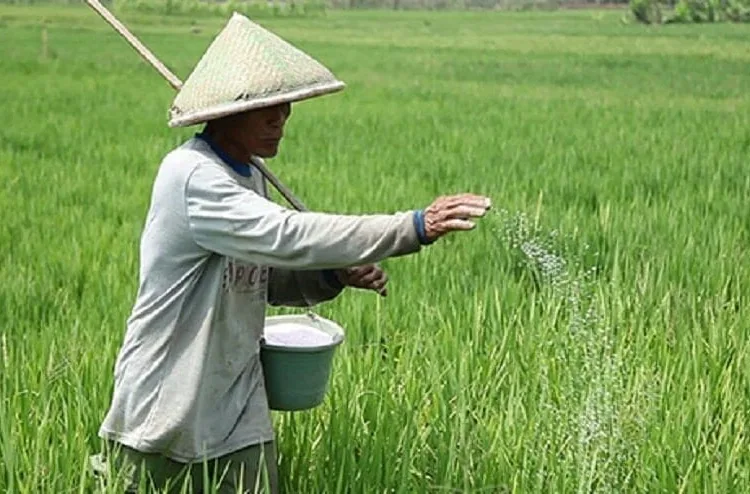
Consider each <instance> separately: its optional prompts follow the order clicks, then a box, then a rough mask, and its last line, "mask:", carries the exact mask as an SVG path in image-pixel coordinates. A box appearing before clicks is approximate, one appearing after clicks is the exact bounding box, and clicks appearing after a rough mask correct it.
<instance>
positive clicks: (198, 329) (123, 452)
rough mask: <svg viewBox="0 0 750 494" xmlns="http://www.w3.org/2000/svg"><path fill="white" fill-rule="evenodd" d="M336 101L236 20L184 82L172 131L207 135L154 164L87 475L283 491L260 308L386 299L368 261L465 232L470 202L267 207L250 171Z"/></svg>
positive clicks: (315, 78) (316, 71) (464, 198)
mask: <svg viewBox="0 0 750 494" xmlns="http://www.w3.org/2000/svg"><path fill="white" fill-rule="evenodd" d="M342 87H343V84H342V83H341V82H339V81H338V80H336V79H335V78H334V77H333V75H332V74H331V73H330V72H329V71H328V70H327V69H326V68H325V67H323V66H322V65H320V64H319V63H318V62H316V61H315V60H313V59H312V58H310V57H309V56H307V55H306V54H304V53H302V52H300V51H298V50H296V49H295V48H293V47H292V46H291V45H289V44H287V43H286V42H285V41H283V40H281V39H279V38H277V37H275V36H274V35H272V34H271V33H269V32H268V31H265V30H264V29H262V28H261V27H259V26H257V25H255V24H254V23H252V22H250V21H249V20H248V19H247V18H245V17H243V16H241V15H238V14H234V15H233V16H232V17H231V19H230V20H229V22H228V23H227V25H226V26H225V27H224V29H223V30H222V31H221V32H220V33H219V36H218V37H217V38H216V39H215V40H214V41H213V42H212V44H211V45H210V46H209V49H208V50H207V51H206V53H205V54H204V56H203V57H202V59H201V60H200V61H199V63H198V64H197V66H196V67H195V69H194V71H193V73H192V74H191V75H190V77H189V78H188V80H187V81H186V82H185V84H184V86H183V87H182V89H181V91H180V92H179V94H178V95H177V96H176V99H175V101H174V104H173V106H172V108H171V111H170V116H171V120H170V126H172V127H178V126H190V125H195V124H203V125H204V126H203V128H202V129H201V130H200V132H199V133H197V134H196V135H195V136H193V137H191V138H189V139H188V140H187V141H186V142H184V143H183V144H181V145H180V146H178V147H177V148H176V149H174V150H172V151H171V152H170V153H169V154H168V155H167V156H166V157H165V158H164V160H163V161H162V163H161V165H160V168H159V170H158V173H157V176H156V179H155V182H154V185H153V191H152V196H151V203H150V208H149V211H148V216H147V218H146V221H145V227H144V230H143V233H142V237H141V244H140V277H139V287H138V292H137V296H136V300H135V305H134V307H133V309H132V312H131V314H130V316H129V318H128V321H127V331H126V334H125V339H124V342H123V346H122V348H121V349H120V352H119V355H118V358H117V361H116V364H115V369H114V392H113V397H112V402H111V406H110V408H109V411H108V413H107V414H106V417H105V418H104V421H103V423H102V425H101V428H100V431H99V435H100V436H101V438H103V439H104V440H105V450H104V451H103V453H102V454H100V455H95V456H94V457H92V463H93V464H94V467H95V469H97V470H105V469H107V468H108V467H113V469H114V470H115V473H117V474H120V475H122V474H125V475H126V476H129V477H128V478H130V479H131V482H132V483H137V482H138V481H139V480H140V479H141V478H142V477H141V476H142V475H143V476H145V478H146V480H147V481H148V482H153V485H155V486H156V487H158V488H159V489H163V488H164V487H165V486H168V485H169V486H170V487H173V488H174V489H175V490H173V491H172V492H179V489H180V488H181V487H182V485H183V482H184V483H186V484H189V485H191V486H192V491H193V492H199V491H200V490H201V489H202V488H203V485H204V484H203V482H204V480H206V481H208V482H210V483H216V482H217V481H218V480H219V478H220V477H221V478H223V479H224V480H223V481H222V484H221V489H222V490H221V491H220V492H232V493H234V492H240V491H241V492H264V491H263V490H262V489H261V490H259V491H256V483H257V484H259V485H261V486H263V485H264V484H266V483H267V484H268V485H269V486H270V491H271V492H277V489H278V476H277V471H276V451H275V447H274V431H273V428H272V423H271V416H270V411H269V407H268V403H267V401H266V394H265V389H264V380H263V374H262V368H261V363H260V359H259V340H260V338H261V334H262V331H263V327H264V319H265V311H266V304H271V305H285V306H304V307H309V306H313V305H315V304H319V303H321V302H324V301H328V300H331V299H333V298H335V297H336V296H338V295H339V294H340V293H341V292H342V290H343V289H344V288H345V287H353V288H360V289H368V290H375V291H382V290H384V289H385V285H386V283H387V276H386V274H385V273H384V272H383V271H382V270H380V269H379V268H377V267H376V266H375V265H374V263H377V262H378V261H381V260H383V259H386V258H392V257H397V256H403V255H407V254H412V253H417V252H419V251H420V249H422V248H423V246H425V245H427V244H431V243H433V242H434V241H435V240H437V239H438V238H440V237H441V236H443V235H445V234H447V233H449V232H454V231H462V230H470V229H472V228H473V226H474V224H473V222H472V221H471V218H476V217H481V216H483V215H484V213H485V212H486V210H487V209H488V208H489V207H490V204H489V200H488V199H487V198H485V197H481V196H475V195H472V194H464V195H458V196H450V197H441V198H438V199H437V200H435V201H434V202H433V203H432V204H431V205H429V206H428V207H426V208H425V209H423V210H422V209H418V210H416V211H407V212H399V213H395V214H380V215H366V216H347V215H333V214H322V213H314V212H298V211H295V210H290V209H287V208H285V207H282V206H280V205H277V204H275V203H273V202H271V201H270V200H269V199H267V187H266V183H265V181H264V177H263V176H262V175H261V173H259V171H258V168H256V167H255V166H254V165H253V163H257V160H260V159H263V158H271V157H273V156H276V154H277V152H278V147H279V143H280V141H281V139H282V136H283V130H284V125H285V123H286V122H287V119H288V118H289V116H290V114H291V103H293V102H296V101H300V100H303V99H307V98H311V97H313V96H318V95H322V94H327V93H332V92H334V91H338V90H339V89H341V88H342ZM204 460H205V461H206V465H207V466H208V474H209V476H208V477H207V478H206V477H204V471H203V466H204V464H203V462H204ZM238 489H239V490H238Z"/></svg>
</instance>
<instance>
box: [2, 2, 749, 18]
mask: <svg viewBox="0 0 750 494" xmlns="http://www.w3.org/2000/svg"><path fill="white" fill-rule="evenodd" d="M82 1H83V0H0V3H5V4H9V3H10V4H42V3H59V4H81V3H82ZM102 3H103V4H105V5H107V6H108V8H111V9H112V10H113V11H118V10H119V11H139V12H146V13H157V14H162V15H199V14H216V15H226V14H227V13H231V12H232V11H237V12H241V13H243V14H245V15H248V16H255V17H262V16H266V15H273V16H281V15H286V16H297V15H299V16H310V15H317V14H322V13H324V12H325V10H326V9H393V10H468V9H471V10H555V9H563V8H597V7H622V8H627V9H629V11H630V13H631V14H632V16H633V18H634V19H635V20H636V21H638V22H642V23H645V24H670V23H707V22H750V0H102Z"/></svg>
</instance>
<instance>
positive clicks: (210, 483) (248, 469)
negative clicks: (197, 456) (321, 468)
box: [91, 442, 278, 494]
mask: <svg viewBox="0 0 750 494" xmlns="http://www.w3.org/2000/svg"><path fill="white" fill-rule="evenodd" d="M91 465H92V468H93V470H94V473H95V474H96V475H97V476H99V477H100V478H101V479H104V480H105V484H107V485H112V484H114V485H116V486H118V489H117V490H118V492H127V493H138V494H145V493H149V494H150V493H159V494H259V493H264V494H277V493H278V472H277V466H276V448H275V445H274V443H273V442H268V443H264V444H258V445H255V446H251V447H249V448H245V449H241V450H239V451H235V452H234V453H231V454H228V455H226V456H222V457H220V458H216V459H214V460H209V461H206V462H195V463H191V464H184V463H179V462H176V461H174V460H171V459H169V458H166V457H164V456H162V455H159V454H155V453H143V452H140V451H136V450H134V449H132V448H128V447H126V446H123V445H121V444H116V443H107V448H106V451H105V452H103V453H102V454H99V455H95V456H93V457H92V458H91ZM120 486H122V490H119V487H120ZM108 492H111V491H110V490H109V489H108Z"/></svg>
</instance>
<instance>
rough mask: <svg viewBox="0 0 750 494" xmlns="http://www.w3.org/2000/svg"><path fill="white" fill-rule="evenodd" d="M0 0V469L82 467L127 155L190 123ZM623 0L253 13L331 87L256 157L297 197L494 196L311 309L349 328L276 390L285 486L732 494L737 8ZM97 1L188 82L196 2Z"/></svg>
mask: <svg viewBox="0 0 750 494" xmlns="http://www.w3.org/2000/svg"><path fill="white" fill-rule="evenodd" d="M25 3H27V4H33V5H31V6H22V5H20V3H19V2H16V3H15V5H8V3H7V2H5V3H0V74H2V75H1V76H0V92H1V94H2V103H0V116H1V117H3V118H2V120H3V121H4V122H11V124H6V125H2V126H0V189H2V190H0V211H3V213H4V216H3V218H2V221H0V253H2V255H3V261H4V262H0V492H2V493H8V494H27V493H29V494H30V493H45V494H46V493H84V492H95V491H94V490H93V489H91V488H89V486H88V485H87V484H88V483H89V482H88V481H89V479H90V476H89V475H88V466H87V464H86V458H87V456H88V455H89V454H92V453H95V452H97V451H98V449H99V440H98V439H97V430H98V428H99V425H100V423H101V420H102V417H103V415H104V413H105V412H106V410H107V407H108V406H109V404H110V401H109V400H110V398H111V395H110V393H111V389H112V383H113V380H114V375H113V370H114V368H115V358H116V355H117V350H118V349H119V347H120V345H121V343H122V340H123V338H124V332H123V329H124V326H125V321H126V319H127V317H128V315H129V311H130V309H131V304H132V302H133V295H134V293H135V291H136V289H137V286H138V240H139V235H140V232H141V230H142V228H143V224H144V221H145V220H146V212H147V208H148V205H149V201H150V195H151V187H152V181H153V179H154V177H155V174H156V171H157V166H158V163H159V161H160V160H161V159H162V158H163V156H164V155H165V154H166V153H167V152H168V151H169V150H170V149H171V148H172V147H173V146H176V145H178V144H179V143H181V142H182V141H183V139H185V138H187V137H190V136H192V135H194V133H195V131H196V129H194V128H190V129H170V128H168V127H167V125H166V121H167V119H166V114H167V109H168V107H169V104H170V103H171V101H172V98H173V97H174V92H173V91H172V90H171V89H170V88H169V85H168V84H167V83H166V82H165V81H164V80H163V79H162V78H161V77H160V76H159V75H158V73H156V71H154V70H153V69H152V68H151V67H150V66H149V65H148V64H147V63H146V62H144V61H143V60H142V59H141V57H139V56H138V55H137V53H135V52H134V50H133V49H132V48H130V46H128V44H127V43H126V42H125V41H123V40H122V38H121V37H120V36H118V35H117V34H116V33H115V32H113V30H112V28H111V27H109V26H108V25H107V24H106V23H105V22H104V21H103V20H102V19H101V18H100V17H99V16H98V15H97V14H96V13H94V12H93V11H92V10H91V9H90V8H88V7H86V6H85V5H84V2H74V3H75V4H76V5H73V4H71V5H65V6H64V7H54V6H50V5H49V2H25ZM160 3H161V5H158V4H157V2H154V1H152V0H143V1H138V2H135V1H123V2H121V1H119V0H118V1H117V2H114V4H116V7H117V10H118V15H119V11H123V12H125V11H126V10H127V9H126V7H127V5H134V6H135V5H136V4H137V7H138V8H144V9H145V8H149V7H154V8H161V9H164V8H165V7H164V4H165V2H160ZM167 3H171V4H172V6H173V7H174V5H177V4H178V3H179V5H180V6H182V5H183V4H184V5H193V4H194V3H195V2H193V1H191V2H167ZM199 3H201V4H203V3H205V2H199ZM235 3H236V2H235ZM241 3H242V4H243V5H244V4H246V3H248V2H241ZM222 5H224V6H229V7H231V6H232V5H233V4H232V3H231V2H224V3H223V4H222ZM175 8H176V7H175ZM186 8H187V7H186ZM222 8H223V7H222ZM623 15H624V12H623V11H622V10H616V9H602V10H598V11H596V12H590V11H584V10H580V9H571V10H560V11H557V12H513V13H503V12H494V11H493V12H489V11H484V12H447V11H441V12H427V11H419V12H417V11H410V12H405V11H396V10H390V11H385V10H382V11H377V12H375V11H364V10H358V11H357V12H342V11H329V12H327V13H326V15H325V16H317V17H308V18H300V17H298V16H297V15H296V14H295V16H294V17H288V18H277V17H274V18H271V17H265V18H264V17H263V16H262V14H259V17H257V18H256V20H258V21H259V22H261V23H262V24H264V25H265V26H267V27H269V28H271V29H272V30H273V31H275V32H277V33H278V34H280V35H282V36H283V37H285V38H287V39H289V40H290V41H292V42H293V43H295V44H298V46H300V47H301V48H303V49H305V50H306V51H309V52H310V53H311V54H312V55H313V56H315V57H317V58H319V59H320V60H321V61H323V62H324V63H325V64H326V65H328V66H329V67H330V68H331V69H332V70H333V71H334V73H336V75H337V76H338V77H340V78H341V79H342V80H343V81H345V82H346V83H347V89H346V90H345V91H343V92H341V93H339V94H335V95H329V96H325V97H322V98H318V99H315V100H310V101H307V102H304V103H300V104H299V105H295V106H294V110H293V112H292V117H291V119H290V120H289V123H288V125H287V127H286V128H285V132H284V134H285V138H284V141H283V142H282V144H281V148H280V152H279V155H278V156H277V157H275V158H273V159H272V160H269V163H268V164H269V167H270V168H271V169H272V170H273V171H274V172H276V173H277V174H278V176H279V178H281V179H282V180H283V181H284V183H285V184H286V185H288V186H289V187H290V188H291V189H292V190H293V191H294V192H295V194H296V195H298V196H299V197H300V199H302V200H303V202H304V203H305V204H306V205H307V206H308V207H310V208H311V209H314V210H318V211H327V212H340V213H345V214H367V213H374V212H375V213H376V212H388V211H406V210H410V209H412V208H416V207H423V206H425V205H427V204H429V201H431V200H433V199H434V198H435V197H436V196H438V195H441V194H447V193H454V192H463V191H468V192H475V193H479V194H486V195H488V196H490V197H491V198H492V200H493V213H492V214H488V215H487V217H485V218H482V219H481V220H480V221H478V222H477V228H476V229H474V230H473V231H471V232H468V233H461V234H454V235H450V236H448V237H446V238H444V239H441V240H440V241H438V242H437V243H435V244H434V245H431V246H429V247H425V248H424V249H422V251H421V252H420V253H419V254H418V255H416V256H405V257H401V258H398V259H391V260H388V261H386V262H383V263H382V266H383V267H384V269H385V270H386V272H387V273H388V276H389V280H390V281H389V296H388V297H387V298H383V297H380V296H378V295H377V294H375V293H373V292H364V291H360V290H347V292H346V293H345V295H344V296H342V297H340V298H338V299H336V300H334V301H331V302H328V303H325V304H323V305H320V306H317V307H315V308H314V312H315V314H317V315H320V316H321V318H325V319H329V320H332V321H335V322H336V323H338V324H340V325H341V326H342V327H343V328H345V330H346V341H345V344H343V345H341V346H339V347H337V349H336V352H335V360H334V363H333V367H332V374H331V380H330V388H329V391H328V394H327V395H326V397H325V403H324V404H323V405H322V406H320V407H319V408H316V409H314V410H311V411H307V412H302V413H291V414H283V413H279V414H274V421H275V424H276V438H277V447H278V451H279V470H280V473H279V478H280V479H281V482H282V483H283V489H282V491H283V492H292V493H326V494H339V493H370V492H375V493H386V492H387V493H394V494H402V493H415V492H416V493H423V492H424V493H449V492H451V493H459V492H460V493H487V494H489V493H508V494H525V493H587V494H589V493H591V494H595V493H608V494H609V493H622V494H629V493H678V492H684V493H704V492H705V493H731V494H734V493H744V492H747V491H748V489H747V486H748V485H750V468H748V465H750V448H748V447H747V444H748V433H750V431H749V430H748V428H750V422H749V421H748V410H749V409H750V324H748V321H750V305H748V303H747V293H748V290H747V287H748V286H750V249H748V247H747V246H748V244H750V213H749V211H750V210H748V208H747V198H748V197H750V178H748V173H747V166H748V156H750V134H749V132H750V91H748V90H747V88H748V81H750V51H748V47H750V30H749V29H748V25H738V24H731V23H717V24H712V25H709V24H696V25H692V26H687V25H669V26H656V27H655V26H640V25H626V24H624V23H623V22H622V17H623ZM42 19H44V20H45V21H46V24H47V40H48V50H47V53H46V54H45V53H44V52H43V49H42V48H43V47H42V30H41V26H40V22H42V21H41V20H42ZM121 20H122V21H123V22H124V23H125V24H126V25H128V27H130V28H131V29H132V30H133V32H134V33H135V34H136V35H138V36H139V37H141V39H142V40H143V41H144V43H146V44H147V45H148V47H149V48H151V49H152V50H153V51H154V53H156V54H157V55H158V56H159V57H160V58H161V60H162V61H163V62H164V63H165V64H166V65H167V66H169V67H170V68H171V69H172V70H174V72H175V73H176V74H178V75H179V76H180V77H182V78H185V77H187V75H188V74H189V73H190V71H191V69H192V67H193V64H194V63H195V62H196V61H197V60H199V59H200V56H201V54H202V53H203V50H204V49H205V48H206V46H208V44H209V43H210V42H211V40H212V39H213V37H214V35H215V33H216V32H217V31H218V29H220V27H221V26H222V25H223V24H224V21H225V18H222V19H209V18H201V17H199V16H197V15H193V14H191V15H190V16H181V15H176V16H167V15H152V14H148V13H145V12H141V13H137V14H129V13H127V12H125V13H124V14H122V17H121ZM272 192H273V190H272ZM273 193H274V198H275V199H276V200H277V201H279V202H280V203H282V204H286V203H285V202H284V200H283V199H282V198H281V197H279V195H278V194H276V193H275V192H273ZM304 312H305V310H304V309H288V308H274V307H270V308H269V310H268V314H269V315H280V314H289V313H291V314H294V315H302V314H304ZM300 322H303V321H302V320H301V321H300ZM310 326H311V327H313V328H314V327H315V324H314V323H313V324H310ZM282 329H284V328H282ZM300 329H301V328H294V327H287V328H285V329H284V330H283V331H281V332H272V333H273V334H269V336H270V338H271V340H272V341H276V342H281V343H283V344H294V345H309V344H315V343H316V342H317V338H318V337H320V338H321V339H322V338H323V337H322V336H321V335H320V334H318V333H311V332H309V330H308V328H305V329H304V330H303V331H299V330H300ZM313 340H315V341H313ZM115 492H123V490H122V489H119V490H118V489H116V488H114V487H112V488H111V489H109V491H104V492H102V493H101V494H114V493H115ZM143 492H145V491H143ZM207 494H211V492H210V491H209V492H207Z"/></svg>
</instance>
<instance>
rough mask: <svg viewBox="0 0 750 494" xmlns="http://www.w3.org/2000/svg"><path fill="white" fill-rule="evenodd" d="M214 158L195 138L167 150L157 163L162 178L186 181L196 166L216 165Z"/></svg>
mask: <svg viewBox="0 0 750 494" xmlns="http://www.w3.org/2000/svg"><path fill="white" fill-rule="evenodd" d="M217 165H218V163H216V158H215V157H214V156H213V154H212V153H211V152H210V150H209V149H207V147H206V146H205V145H204V144H203V143H202V142H201V141H200V140H199V139H196V138H192V139H189V140H187V141H185V142H183V143H181V144H180V145H178V146H177V147H175V148H173V149H172V150H171V151H169V152H168V153H167V154H166V155H165V156H164V158H163V159H162V161H161V164H160V165H159V176H160V177H161V178H162V180H168V181H182V182H184V181H187V180H188V178H189V177H190V176H191V175H192V174H193V172H194V171H195V170H196V168H200V167H202V166H217Z"/></svg>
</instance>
